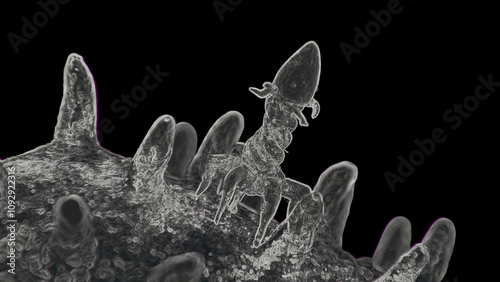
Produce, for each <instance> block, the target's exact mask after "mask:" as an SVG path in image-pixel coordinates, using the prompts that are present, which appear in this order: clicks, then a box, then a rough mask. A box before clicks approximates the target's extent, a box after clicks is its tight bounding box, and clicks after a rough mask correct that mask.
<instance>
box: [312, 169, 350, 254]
mask: <svg viewBox="0 0 500 282" xmlns="http://www.w3.org/2000/svg"><path fill="white" fill-rule="evenodd" d="M357 177H358V169H357V167H356V166H355V165H354V164H353V163H351V162H348V161H343V162H340V163H338V164H335V165H332V166H330V167H329V168H328V169H326V170H325V171H324V172H323V173H322V174H321V176H320V177H319V180H318V183H317V184H316V186H315V187H314V190H313V191H315V192H319V193H321V194H322V195H323V201H324V204H325V213H324V217H325V221H326V223H325V226H324V228H323V231H322V234H321V236H324V237H326V238H328V239H329V240H330V241H331V242H332V244H333V245H334V246H335V247H337V248H342V234H343V233H344V227H345V223H346V221H347V216H348V215H349V211H350V207H351V202H352V197H353V195H354V182H356V179H357Z"/></svg>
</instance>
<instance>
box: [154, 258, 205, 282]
mask: <svg viewBox="0 0 500 282" xmlns="http://www.w3.org/2000/svg"><path fill="white" fill-rule="evenodd" d="M204 268H205V258H204V257H203V255H202V254H201V253H199V252H190V253H184V254H180V255H177V256H173V257H169V258H167V259H166V260H164V261H163V262H162V263H160V264H159V265H157V266H155V267H153V268H152V269H151V271H150V273H149V276H148V279H147V281H148V282H175V281H186V282H195V281H200V279H201V276H202V275H203V269H204Z"/></svg>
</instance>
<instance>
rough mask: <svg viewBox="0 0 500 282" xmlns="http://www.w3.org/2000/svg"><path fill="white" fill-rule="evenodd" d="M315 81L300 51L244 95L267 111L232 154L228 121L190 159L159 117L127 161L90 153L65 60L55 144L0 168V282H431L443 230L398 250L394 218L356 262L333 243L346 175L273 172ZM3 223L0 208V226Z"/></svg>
mask: <svg viewBox="0 0 500 282" xmlns="http://www.w3.org/2000/svg"><path fill="white" fill-rule="evenodd" d="M320 71H321V58H320V51H319V47H318V45H317V44H316V43H315V42H313V41H310V42H307V43H306V44H304V45H303V46H302V47H301V48H299V49H298V51H297V52H295V53H294V54H293V55H292V56H291V57H290V59H288V60H287V61H286V62H285V63H284V64H283V66H282V67H281V68H280V69H279V70H278V72H277V74H276V76H275V78H274V80H273V82H265V83H264V84H263V88H262V89H257V88H253V87H252V88H250V89H249V90H250V92H251V93H253V94H255V95H256V96H258V97H259V98H261V99H265V101H264V107H265V109H266V112H265V114H264V118H263V124H262V126H261V127H260V128H259V129H258V130H257V132H255V134H254V135H253V136H252V137H250V138H249V139H248V140H246V141H244V142H243V141H240V136H241V133H242V131H243V125H244V122H243V116H242V115H241V114H240V113H238V112H236V111H230V112H228V113H226V114H224V115H222V117H221V118H220V119H219V120H217V121H216V122H215V124H214V125H213V127H212V128H211V129H210V130H209V132H208V133H207V135H206V136H205V138H204V139H203V141H202V143H201V145H200V146H199V149H198V150H197V149H196V148H197V147H196V144H197V134H196V131H195V129H194V128H193V127H192V126H191V125H190V124H188V123H185V122H180V123H177V122H176V121H175V119H174V118H173V117H172V116H169V115H163V116H161V117H159V118H158V119H157V120H156V121H155V122H154V124H153V125H152V126H151V128H150V130H149V132H148V133H147V135H146V136H145V138H144V140H143V142H142V143H141V145H140V147H139V148H138V149H137V152H136V154H135V155H134V156H133V157H132V158H130V157H123V156H120V155H117V154H114V153H112V152H110V151H108V150H106V149H104V148H103V147H101V146H100V144H99V142H98V141H97V134H96V132H97V127H96V125H97V111H96V110H97V100H96V89H95V84H94V78H93V76H92V74H91V73H90V70H89V68H88V67H87V65H86V64H85V62H84V60H83V58H82V57H81V56H79V55H77V54H71V55H69V57H68V60H67V62H66V66H65V68H64V93H63V101H62V103H61V107H60V112H59V118H58V121H57V125H56V129H55V133H54V139H53V140H52V142H50V143H49V144H45V145H42V146H40V147H38V148H35V149H34V150H31V151H29V152H26V153H24V154H21V155H18V156H13V157H9V158H7V159H5V160H2V161H1V162H0V186H1V191H2V193H1V198H2V199H0V200H1V202H2V203H5V202H7V197H8V195H9V193H8V192H7V191H8V189H10V188H8V187H9V185H10V184H9V180H10V178H9V176H10V175H11V173H12V171H15V175H16V180H15V187H16V188H15V192H16V195H17V196H18V199H19V200H18V201H17V202H18V208H17V209H16V210H15V215H14V216H15V218H16V220H17V222H16V224H15V228H16V232H17V233H16V241H15V246H14V248H15V258H14V261H15V266H16V267H15V274H12V273H11V272H9V271H10V270H11V268H9V265H8V263H9V261H12V258H11V257H9V256H10V253H11V252H10V250H9V248H8V246H10V245H8V244H9V236H10V235H9V234H8V230H7V229H5V228H3V229H2V230H1V231H0V238H1V239H0V246H1V248H0V262H1V263H2V264H1V266H0V279H1V280H2V281H40V280H49V281H380V282H385V281H440V280H441V279H442V278H443V277H444V274H445V273H446V269H447V267H448V262H449V259H450V257H451V254H452V251H453V246H454V243H455V227H454V225H453V223H452V222H451V221H450V220H449V219H445V218H441V219H438V220H437V221H436V222H435V223H434V224H433V225H432V226H431V227H430V229H429V231H428V233H427V234H426V236H425V237H424V240H423V241H422V243H418V244H415V245H414V246H413V247H411V246H410V241H411V240H410V239H411V226H410V223H409V221H408V220H407V219H406V218H403V217H396V218H395V219H393V220H392V221H391V222H390V223H389V224H388V226H387V227H386V230H385V231H384V233H383V235H382V237H381V239H380V243H379V246H378V247H377V248H376V249H375V252H374V255H373V257H372V258H369V257H364V258H358V259H356V258H354V257H353V256H352V255H350V254H349V253H348V252H346V251H344V250H343V249H342V237H343V231H344V227H345V224H346V221H347V217H348V215H349V210H350V206H351V202H352V200H353V196H354V185H355V181H356V179H357V178H358V169H357V167H356V166H355V165H354V164H353V163H351V162H348V161H344V162H340V163H338V164H334V165H332V166H330V167H329V168H327V169H326V170H325V171H324V172H323V173H322V174H321V176H320V177H319V179H318V182H317V184H316V185H315V186H314V188H311V187H310V186H309V185H307V184H304V183H300V182H298V181H296V180H293V179H291V178H288V177H286V176H285V174H284V173H283V171H282V170H281V168H280V164H281V163H282V162H283V161H285V160H284V157H285V149H286V148H287V147H288V146H289V145H290V143H291V142H292V139H293V138H292V132H293V131H295V130H296V129H297V127H298V126H299V125H300V126H301V127H305V126H307V125H308V122H307V119H306V117H305V116H304V115H303V113H302V110H303V109H304V108H305V107H310V108H312V110H313V114H312V117H313V118H314V117H316V116H317V115H318V114H319V102H318V101H317V100H316V99H315V98H314V96H315V94H316V92H317V87H318V84H319V77H320ZM327 108H328V107H327ZM301 130H302V129H301ZM282 197H284V198H286V199H288V200H289V205H288V210H287V218H286V219H285V220H284V221H283V222H281V223H279V222H277V221H276V220H274V218H273V217H274V214H275V212H276V209H277V207H278V204H279V202H280V200H281V198H282ZM8 214H9V212H8V206H3V205H2V210H1V213H0V219H1V220H2V224H3V225H7V224H9V218H11V217H8Z"/></svg>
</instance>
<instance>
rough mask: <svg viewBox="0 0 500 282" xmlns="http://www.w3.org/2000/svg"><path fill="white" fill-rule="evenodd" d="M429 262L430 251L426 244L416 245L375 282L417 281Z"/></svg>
mask: <svg viewBox="0 0 500 282" xmlns="http://www.w3.org/2000/svg"><path fill="white" fill-rule="evenodd" d="M428 262H429V249H428V248H427V247H426V246H425V245H424V244H416V245H415V246H413V248H411V250H410V251H408V252H407V253H405V254H403V255H402V256H401V257H400V258H399V260H398V261H397V262H396V263H395V264H394V265H393V266H392V267H391V268H390V269H389V270H388V271H387V272H386V273H385V274H384V275H382V276H381V277H379V278H378V279H377V280H375V282H393V281H408V282H411V281H415V279H417V277H418V275H419V274H420V272H421V271H422V269H423V268H424V267H425V265H426V264H427V263H428Z"/></svg>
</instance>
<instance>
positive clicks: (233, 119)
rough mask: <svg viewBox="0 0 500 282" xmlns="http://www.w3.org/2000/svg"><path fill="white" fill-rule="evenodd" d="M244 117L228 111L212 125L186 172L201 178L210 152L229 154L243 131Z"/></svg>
mask: <svg viewBox="0 0 500 282" xmlns="http://www.w3.org/2000/svg"><path fill="white" fill-rule="evenodd" d="M243 127H244V119H243V115H241V114H240V113H239V112H237V111H229V112H227V113H225V114H224V115H223V116H221V117H220V118H219V119H218V120H217V121H216V122H215V123H214V125H212V127H211V128H210V130H209V131H208V133H207V135H206V136H205V138H204V139H203V141H202V143H201V146H200V148H199V149H198V152H197V153H196V155H195V156H194V158H193V161H192V162H191V164H190V165H189V168H188V173H189V174H191V175H192V176H194V177H196V178H201V176H202V174H203V171H204V170H205V166H206V163H207V161H208V156H209V155H210V154H230V153H231V150H232V149H233V145H234V144H236V142H238V140H239V139H240V136H241V133H242V132H243Z"/></svg>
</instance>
